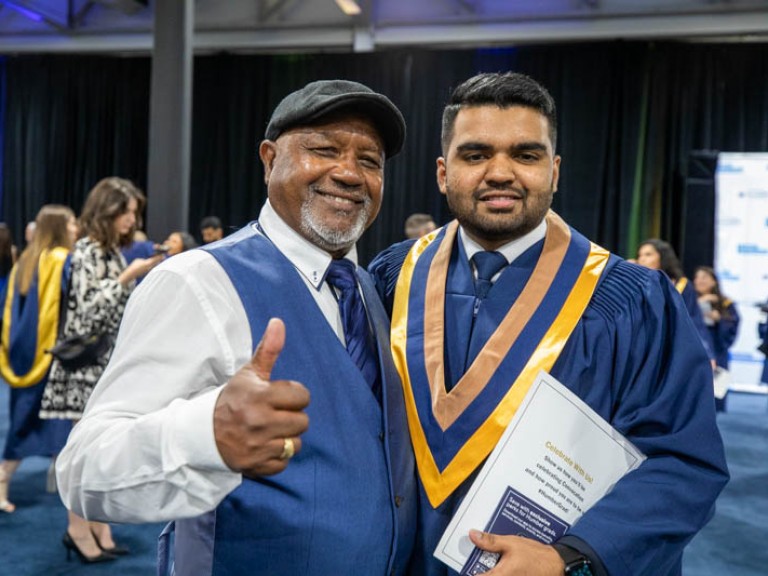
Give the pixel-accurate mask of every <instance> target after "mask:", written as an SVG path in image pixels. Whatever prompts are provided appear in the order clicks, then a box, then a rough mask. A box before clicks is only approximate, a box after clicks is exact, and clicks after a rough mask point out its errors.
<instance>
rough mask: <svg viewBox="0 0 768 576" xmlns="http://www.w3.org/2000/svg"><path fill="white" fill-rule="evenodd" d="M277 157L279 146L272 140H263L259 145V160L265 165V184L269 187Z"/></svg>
mask: <svg viewBox="0 0 768 576" xmlns="http://www.w3.org/2000/svg"><path fill="white" fill-rule="evenodd" d="M275 156H277V144H275V143H274V142H273V141H272V140H263V141H262V142H261V144H260V145H259V158H261V163H262V164H264V184H267V185H269V177H270V176H271V175H272V167H273V166H274V163H275Z"/></svg>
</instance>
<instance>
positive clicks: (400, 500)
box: [395, 496, 403, 508]
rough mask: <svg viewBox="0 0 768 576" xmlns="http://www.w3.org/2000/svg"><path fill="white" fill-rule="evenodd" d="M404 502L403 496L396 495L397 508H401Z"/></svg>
mask: <svg viewBox="0 0 768 576" xmlns="http://www.w3.org/2000/svg"><path fill="white" fill-rule="evenodd" d="M402 503H403V497H402V496H395V506H396V507H397V508H400V504H402Z"/></svg>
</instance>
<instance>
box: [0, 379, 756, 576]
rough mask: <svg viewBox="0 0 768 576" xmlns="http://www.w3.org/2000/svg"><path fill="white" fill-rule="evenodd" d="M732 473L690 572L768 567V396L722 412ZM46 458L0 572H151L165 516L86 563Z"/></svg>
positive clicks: (689, 557) (3, 521)
mask: <svg viewBox="0 0 768 576" xmlns="http://www.w3.org/2000/svg"><path fill="white" fill-rule="evenodd" d="M7 422H8V388H7V386H5V385H4V384H2V383H0V442H3V443H4V438H5V434H6V429H7ZM718 422H719V424H720V428H721V430H722V433H723V438H724V440H725V444H726V449H727V454H728V464H729V466H730V470H731V476H732V480H731V482H730V484H729V485H728V486H727V487H726V488H725V490H724V491H723V494H722V495H721V497H720V499H719V501H718V504H717V513H716V515H715V517H714V518H713V520H712V521H711V522H710V523H709V524H708V525H707V526H706V527H705V528H704V530H702V531H701V533H699V534H698V535H697V536H696V538H694V540H693V542H691V544H690V545H689V547H688V549H687V550H686V553H685V558H684V570H683V574H684V576H765V575H766V574H768V568H767V567H768V397H766V396H760V395H750V394H741V393H731V394H729V397H728V403H727V412H725V413H722V414H719V415H718ZM47 469H48V460H47V459H44V458H30V459H28V460H25V461H24V462H23V463H22V465H21V467H20V468H19V470H18V472H17V473H16V476H15V477H14V480H13V484H12V486H11V499H12V500H13V502H14V503H15V504H16V506H17V510H16V512H15V513H14V514H3V513H0V576H50V575H58V574H85V575H89V576H91V575H92V576H99V575H107V574H118V575H121V576H122V575H124V576H144V575H146V576H150V575H152V574H154V573H155V556H156V541H157V535H158V534H159V533H160V530H161V529H162V525H161V524H149V525H138V526H132V525H131V526H129V525H113V531H114V535H115V539H116V540H117V541H118V542H119V543H120V544H125V545H127V546H129V547H130V548H131V550H132V551H133V553H132V554H131V555H130V556H128V557H125V558H120V559H118V560H117V561H115V562H110V563H106V564H101V565H93V566H85V565H83V564H81V563H80V562H79V561H77V560H76V559H75V558H74V557H73V561H72V562H67V561H66V555H65V550H64V547H63V546H62V544H61V537H62V535H63V534H64V530H65V528H66V522H67V520H66V513H65V510H64V507H63V506H62V504H61V502H60V501H59V498H58V496H57V495H55V494H48V493H46V491H45V483H46V472H47Z"/></svg>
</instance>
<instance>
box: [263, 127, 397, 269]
mask: <svg viewBox="0 0 768 576" xmlns="http://www.w3.org/2000/svg"><path fill="white" fill-rule="evenodd" d="M259 154H260V155H261V159H262V161H263V162H264V166H265V181H266V183H267V186H268V190H269V200H270V203H271V204H272V206H273V207H274V209H275V211H276V212H277V213H278V214H279V215H280V217H281V218H282V219H283V220H285V221H286V223H288V225H289V226H290V227H291V228H293V229H294V230H296V231H297V232H299V234H301V235H302V236H304V237H305V238H306V239H307V240H309V241H310V242H312V243H313V244H315V245H317V246H319V247H320V248H322V249H323V250H325V251H327V252H329V253H330V254H332V255H342V254H344V253H346V252H347V251H348V250H349V249H350V248H351V247H352V246H353V245H354V243H355V242H356V241H357V239H358V238H360V236H361V235H362V233H363V232H364V231H365V229H366V228H368V226H370V225H371V223H372V222H373V221H374V220H375V218H376V216H377V215H378V213H379V208H380V207H381V199H382V189H383V185H384V146H383V143H382V141H381V138H380V136H379V133H378V132H377V130H376V129H375V127H374V125H373V124H372V123H371V122H370V121H369V120H367V119H365V118H362V117H356V116H350V117H340V118H337V119H333V120H329V121H327V122H324V123H322V124H316V125H312V126H304V127H298V128H293V129H291V130H289V131H286V132H285V133H283V134H281V135H280V137H279V138H278V139H277V141H276V142H271V141H269V140H265V141H264V142H262V144H261V147H260V149H259Z"/></svg>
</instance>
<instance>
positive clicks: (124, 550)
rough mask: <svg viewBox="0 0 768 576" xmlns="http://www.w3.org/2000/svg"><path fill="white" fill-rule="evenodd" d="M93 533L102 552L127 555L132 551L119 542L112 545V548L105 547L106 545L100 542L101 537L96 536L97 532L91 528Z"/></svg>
mask: <svg viewBox="0 0 768 576" xmlns="http://www.w3.org/2000/svg"><path fill="white" fill-rule="evenodd" d="M91 534H93V539H94V540H96V546H98V547H99V549H100V550H101V551H102V552H106V553H107V554H112V555H113V556H127V555H128V554H130V553H131V550H130V548H127V547H125V546H118V545H117V544H115V545H114V546H112V548H104V546H102V545H101V542H99V537H98V536H96V533H95V532H94V531H93V530H91Z"/></svg>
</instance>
